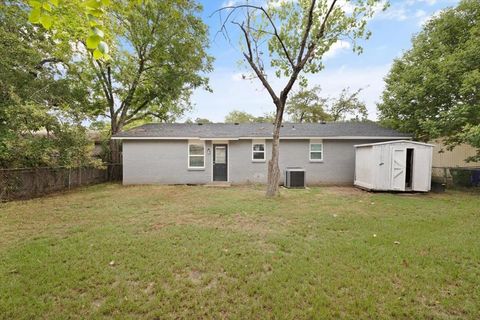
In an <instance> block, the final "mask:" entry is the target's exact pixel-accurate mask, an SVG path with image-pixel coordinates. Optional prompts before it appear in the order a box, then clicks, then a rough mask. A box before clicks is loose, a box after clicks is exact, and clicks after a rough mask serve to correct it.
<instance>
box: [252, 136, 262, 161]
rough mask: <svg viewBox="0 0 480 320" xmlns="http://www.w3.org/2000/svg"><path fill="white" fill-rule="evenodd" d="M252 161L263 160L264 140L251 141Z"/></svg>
mask: <svg viewBox="0 0 480 320" xmlns="http://www.w3.org/2000/svg"><path fill="white" fill-rule="evenodd" d="M252 161H258V162H263V161H265V140H253V141H252Z"/></svg>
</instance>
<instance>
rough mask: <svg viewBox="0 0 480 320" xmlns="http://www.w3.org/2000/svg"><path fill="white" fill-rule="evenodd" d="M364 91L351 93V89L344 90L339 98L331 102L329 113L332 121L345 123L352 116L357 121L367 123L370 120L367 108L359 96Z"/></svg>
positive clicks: (359, 90)
mask: <svg viewBox="0 0 480 320" xmlns="http://www.w3.org/2000/svg"><path fill="white" fill-rule="evenodd" d="M360 92H362V89H358V90H357V91H355V92H353V93H351V92H350V89H349V88H346V89H343V90H342V92H341V93H340V96H339V97H338V98H334V99H333V100H332V101H331V102H330V107H329V108H328V113H329V114H330V117H331V119H332V121H345V120H347V117H348V116H350V117H351V119H352V118H353V120H357V121H365V120H366V119H367V118H368V111H367V106H366V105H365V103H364V102H363V101H362V100H360V98H359V97H358V95H359V94H360Z"/></svg>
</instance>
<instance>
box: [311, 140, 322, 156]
mask: <svg viewBox="0 0 480 320" xmlns="http://www.w3.org/2000/svg"><path fill="white" fill-rule="evenodd" d="M310 161H323V142H322V141H310Z"/></svg>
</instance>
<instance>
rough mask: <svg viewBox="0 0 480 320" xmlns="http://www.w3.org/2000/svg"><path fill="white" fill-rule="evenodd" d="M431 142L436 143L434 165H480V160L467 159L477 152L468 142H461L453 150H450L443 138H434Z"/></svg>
mask: <svg viewBox="0 0 480 320" xmlns="http://www.w3.org/2000/svg"><path fill="white" fill-rule="evenodd" d="M430 143H432V144H434V145H435V147H433V167H438V168H451V167H471V168H475V167H476V168H479V167H480V162H466V161H465V159H467V158H468V157H472V156H475V155H476V154H477V150H476V149H475V148H474V147H472V146H470V145H468V144H461V145H459V146H456V147H455V148H454V149H453V150H452V151H448V150H447V148H446V147H445V144H444V143H443V141H442V140H434V141H431V142H430Z"/></svg>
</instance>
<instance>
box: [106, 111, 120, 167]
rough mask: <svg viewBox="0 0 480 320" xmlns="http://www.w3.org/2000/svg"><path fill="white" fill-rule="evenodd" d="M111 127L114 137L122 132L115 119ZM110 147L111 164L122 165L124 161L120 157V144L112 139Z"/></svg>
mask: <svg viewBox="0 0 480 320" xmlns="http://www.w3.org/2000/svg"><path fill="white" fill-rule="evenodd" d="M110 125H111V136H112V137H113V136H114V135H115V134H117V133H118V132H120V130H121V126H119V124H118V123H117V121H116V120H115V118H114V119H112V121H111V122H110ZM109 147H110V163H113V164H117V163H121V162H122V159H121V157H120V143H119V142H118V140H113V139H110V143H109Z"/></svg>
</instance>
